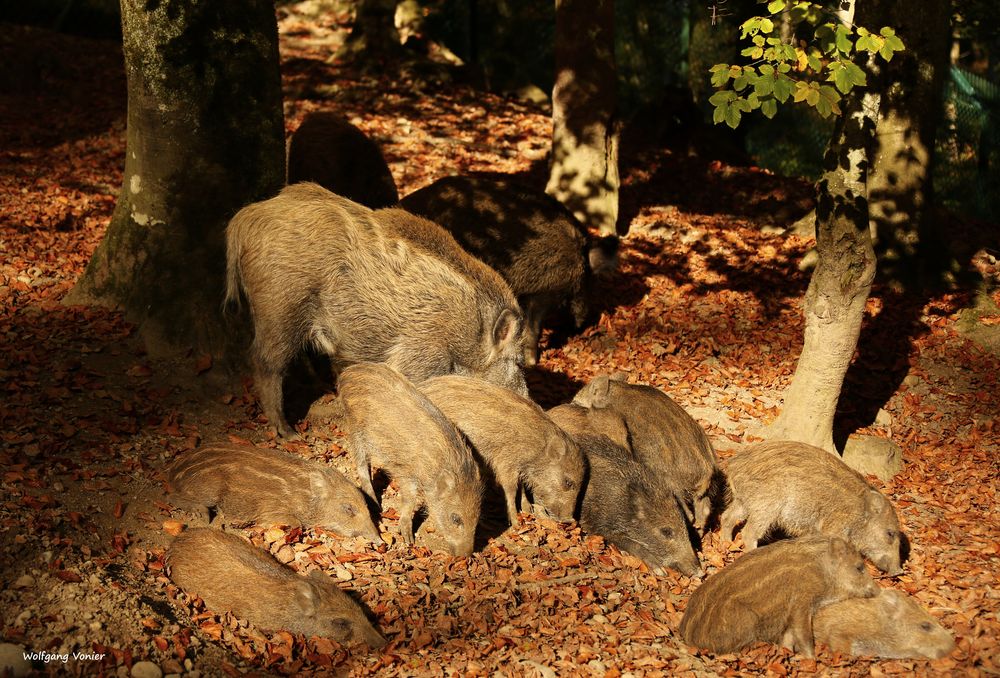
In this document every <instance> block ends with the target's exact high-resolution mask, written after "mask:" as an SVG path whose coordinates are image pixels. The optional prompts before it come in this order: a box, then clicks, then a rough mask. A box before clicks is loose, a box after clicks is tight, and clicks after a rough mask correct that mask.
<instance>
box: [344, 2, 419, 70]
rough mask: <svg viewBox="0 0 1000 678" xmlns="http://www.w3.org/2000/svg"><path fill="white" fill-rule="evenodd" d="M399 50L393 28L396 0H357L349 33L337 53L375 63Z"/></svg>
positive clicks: (399, 52)
mask: <svg viewBox="0 0 1000 678" xmlns="http://www.w3.org/2000/svg"><path fill="white" fill-rule="evenodd" d="M402 53H403V48H402V44H401V43H400V39H399V31H398V30H397V29H396V0H358V3H357V11H356V13H355V15H354V25H353V26H352V27H351V34H350V35H348V36H347V40H346V41H345V42H344V46H343V47H341V48H340V51H339V52H338V53H337V57H338V58H340V59H362V60H364V61H370V62H372V63H374V64H377V63H380V62H382V61H385V60H387V59H396V58H398V57H399V56H400V55H401V54H402Z"/></svg>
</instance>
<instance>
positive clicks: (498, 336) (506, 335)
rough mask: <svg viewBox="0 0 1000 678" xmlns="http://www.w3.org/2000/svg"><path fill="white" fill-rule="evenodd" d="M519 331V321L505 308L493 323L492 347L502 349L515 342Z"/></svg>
mask: <svg viewBox="0 0 1000 678" xmlns="http://www.w3.org/2000/svg"><path fill="white" fill-rule="evenodd" d="M520 329H521V321H520V320H519V319H518V317H517V315H515V314H514V312H513V311H511V310H510V309H509V308H505V309H504V310H503V311H501V312H500V315H499V316H497V320H496V322H495V323H493V345H494V346H495V347H497V348H500V349H502V348H504V347H506V346H507V345H508V344H510V343H511V342H513V341H516V340H517V335H518V330H520Z"/></svg>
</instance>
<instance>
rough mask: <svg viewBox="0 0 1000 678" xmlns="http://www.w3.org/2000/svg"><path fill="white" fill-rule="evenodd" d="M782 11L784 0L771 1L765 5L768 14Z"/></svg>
mask: <svg viewBox="0 0 1000 678" xmlns="http://www.w3.org/2000/svg"><path fill="white" fill-rule="evenodd" d="M783 9H785V0H771V2H769V3H767V13H768V14H777V13H778V12H780V11H781V10H783Z"/></svg>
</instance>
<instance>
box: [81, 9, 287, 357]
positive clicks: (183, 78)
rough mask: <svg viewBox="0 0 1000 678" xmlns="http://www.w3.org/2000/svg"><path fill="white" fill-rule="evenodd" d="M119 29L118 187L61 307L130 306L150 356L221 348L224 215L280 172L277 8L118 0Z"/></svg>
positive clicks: (271, 184)
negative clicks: (122, 108) (124, 83)
mask: <svg viewBox="0 0 1000 678" xmlns="http://www.w3.org/2000/svg"><path fill="white" fill-rule="evenodd" d="M122 26H123V48H124V53H125V69H126V74H127V78H128V129H127V146H126V160H125V175H124V181H123V184H122V189H121V192H120V194H119V197H118V204H117V206H116V208H115V213H114V215H113V216H112V218H111V223H110V225H109V226H108V231H107V233H106V235H105V237H104V240H103V241H102V242H101V244H100V245H99V246H98V248H97V250H96V251H95V253H94V256H93V258H92V259H91V261H90V263H89V264H88V266H87V269H86V270H85V271H84V274H83V276H82V277H81V278H80V280H79V281H78V282H77V284H76V287H75V288H74V289H73V290H72V291H71V292H70V294H69V295H68V296H67V297H66V300H65V301H66V303H68V304H98V305H103V306H110V307H115V308H120V309H122V310H124V312H125V314H126V317H127V318H129V319H130V320H132V321H134V322H137V323H138V324H139V325H140V327H141V329H142V331H143V335H144V338H145V339H146V341H147V347H148V348H149V349H150V350H152V351H155V352H167V351H170V350H173V349H178V348H181V349H182V348H187V347H192V346H195V347H198V349H199V350H208V351H211V352H213V353H216V352H220V351H222V350H223V349H224V348H225V346H226V345H227V343H228V339H229V333H228V332H227V331H226V329H225V328H224V326H223V322H222V317H221V308H222V298H223V280H224V272H225V263H226V257H225V240H224V229H225V226H226V223H227V222H228V220H229V218H230V217H231V216H232V215H233V214H234V213H235V212H236V211H237V210H238V209H239V208H240V207H242V206H243V205H245V204H247V203H249V202H252V201H254V200H259V199H262V198H266V197H268V196H270V195H272V194H273V193H275V192H276V191H278V190H279V189H280V187H281V185H282V183H283V179H284V125H283V120H282V108H281V80H280V73H279V70H278V31H277V24H276V21H275V15H274V5H273V3H272V2H270V1H269V0H247V1H246V2H240V3H237V4H230V3H215V2H195V1H194V0H164V1H157V0H152V1H149V0H141V1H140V0H122Z"/></svg>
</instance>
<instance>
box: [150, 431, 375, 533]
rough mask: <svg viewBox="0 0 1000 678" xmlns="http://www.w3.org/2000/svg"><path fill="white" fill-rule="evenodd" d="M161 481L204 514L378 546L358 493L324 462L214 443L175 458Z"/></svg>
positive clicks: (359, 492)
mask: <svg viewBox="0 0 1000 678" xmlns="http://www.w3.org/2000/svg"><path fill="white" fill-rule="evenodd" d="M167 479H168V482H169V483H170V486H171V487H172V488H173V490H174V492H175V495H173V496H171V499H174V498H175V497H176V499H179V500H180V502H176V503H177V505H182V506H190V507H193V508H195V509H196V510H197V511H198V512H199V513H202V514H204V515H206V516H207V514H208V509H213V508H214V509H217V510H218V511H219V512H221V513H222V514H223V515H225V517H226V518H227V519H229V520H238V521H247V522H254V523H258V524H260V525H303V526H306V527H311V526H318V527H323V528H326V529H329V530H332V531H334V532H339V533H340V534H343V535H345V536H349V537H367V538H368V539H371V540H372V541H376V542H381V541H382V538H381V537H380V536H379V533H378V530H377V529H376V528H375V525H374V524H373V523H372V519H371V516H370V515H369V513H368V505H367V503H366V502H365V498H364V496H363V495H362V494H361V491H360V490H359V489H358V488H357V487H356V486H355V485H354V484H353V483H352V482H351V481H349V480H348V479H347V478H345V477H344V476H343V474H342V473H340V472H339V471H337V470H336V469H333V468H330V467H329V466H326V465H324V464H321V463H319V462H314V461H308V460H306V459H302V458H301V457H296V456H294V455H291V454H287V453H285V452H281V451H278V450H269V449H264V448H260V447H253V446H250V445H233V444H231V443H215V444H211V445H206V446H205V447H202V448H200V449H197V450H193V451H191V452H188V453H186V454H184V455H183V456H181V457H180V458H179V459H177V460H176V461H175V462H173V463H172V464H171V465H170V468H169V469H168V470H167Z"/></svg>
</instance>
